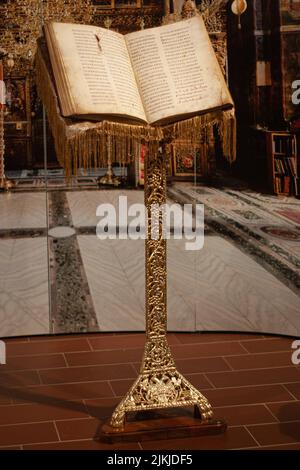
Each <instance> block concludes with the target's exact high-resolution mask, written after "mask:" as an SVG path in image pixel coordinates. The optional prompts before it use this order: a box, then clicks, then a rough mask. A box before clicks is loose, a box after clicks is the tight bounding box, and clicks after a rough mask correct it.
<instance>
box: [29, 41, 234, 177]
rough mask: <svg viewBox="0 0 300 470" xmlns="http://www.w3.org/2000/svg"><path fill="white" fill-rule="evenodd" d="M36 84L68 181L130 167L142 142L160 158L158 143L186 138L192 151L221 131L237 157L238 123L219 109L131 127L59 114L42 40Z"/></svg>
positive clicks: (229, 152)
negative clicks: (80, 172) (84, 172)
mask: <svg viewBox="0 0 300 470" xmlns="http://www.w3.org/2000/svg"><path fill="white" fill-rule="evenodd" d="M36 84H37V90H38V94H39V97H40V99H41V100H42V102H43V104H44V106H45V109H46V113H47V117H48V121H49V126H50V129H51V132H52V134H53V138H54V144H55V150H56V154H57V159H58V161H59V163H60V165H61V166H62V167H63V168H64V170H65V174H66V177H67V178H70V177H71V176H72V175H76V173H77V169H78V168H84V169H91V168H101V167H106V166H107V164H108V159H110V162H111V163H115V162H118V163H119V164H121V165H124V164H126V163H130V162H131V161H132V160H133V158H134V156H138V152H137V149H138V148H139V145H140V144H141V143H147V145H148V148H149V158H151V156H155V155H157V152H158V148H159V145H160V142H161V141H163V140H165V141H167V142H172V141H175V140H178V139H180V140H184V141H185V142H186V144H187V145H188V146H189V148H191V149H192V148H199V145H206V140H207V138H206V136H207V135H208V133H209V132H211V131H212V129H213V127H214V126H217V127H218V130H219V135H220V137H221V141H222V146H223V153H224V156H225V158H227V159H228V160H229V161H230V162H233V161H234V160H235V158H236V150H235V149H236V125H235V116H234V110H229V111H218V112H214V113H210V114H204V115H200V116H196V117H193V118H191V119H187V120H184V121H180V122H177V123H174V124H171V125H167V126H163V127H159V126H150V125H131V124H123V123H118V122H112V121H100V122H91V121H77V120H76V121H75V120H74V119H69V118H64V117H62V115H61V112H60V107H59V102H58V97H57V93H56V88H55V81H54V77H53V74H52V69H51V64H50V59H49V55H48V51H47V46H46V44H45V42H44V40H39V42H38V49H37V55H36ZM108 136H111V138H112V139H111V142H112V152H111V155H110V158H109V157H108V145H107V137H108Z"/></svg>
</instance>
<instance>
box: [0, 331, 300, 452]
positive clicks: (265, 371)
mask: <svg viewBox="0 0 300 470" xmlns="http://www.w3.org/2000/svg"><path fill="white" fill-rule="evenodd" d="M144 340H145V339H144V335H142V334H133V335H128V334H115V335H109V334H94V335H91V334H88V335H81V336H64V337H53V338H51V337H42V338H41V337H34V338H22V339H9V340H7V353H8V358H7V364H6V365H5V366H0V449H2V448H11V449H120V450H121V449H131V450H134V449H137V450H138V449H151V450H158V449H183V450H186V449H188V450H191V449H247V448H263V449H300V367H299V366H298V367H296V366H293V365H292V362H291V354H292V352H291V344H292V339H289V338H275V337H265V336H258V335H255V336H253V335H241V334H170V335H169V340H170V343H171V344H172V350H173V353H174V356H175V358H176V363H177V366H178V369H179V370H180V371H181V372H183V373H184V374H185V375H186V377H187V378H188V379H189V380H190V381H191V382H192V383H193V384H194V385H195V386H196V387H197V388H199V389H200V390H201V391H202V392H203V393H204V394H205V395H206V396H207V398H208V399H209V400H210V402H211V404H212V405H213V407H214V410H215V414H216V416H217V417H222V418H224V419H225V420H226V421H227V422H228V426H229V427H228V431H227V432H226V434H225V435H220V436H211V437H199V438H193V439H181V440H176V439H174V440H167V441H152V442H145V443H142V444H141V443H138V442H137V443H133V444H120V445H114V446H111V445H108V444H102V443H99V442H98V441H97V436H98V433H99V429H100V427H101V424H102V423H103V421H104V420H105V419H106V418H107V417H109V416H110V414H111V413H112V410H113V408H114V406H115V405H117V403H118V402H119V401H120V398H121V397H122V396H123V394H125V393H126V392H127V390H128V389H129V386H130V385H131V384H132V382H133V380H134V378H135V377H136V375H137V371H138V369H139V362H140V359H141V356H142V352H143V345H144Z"/></svg>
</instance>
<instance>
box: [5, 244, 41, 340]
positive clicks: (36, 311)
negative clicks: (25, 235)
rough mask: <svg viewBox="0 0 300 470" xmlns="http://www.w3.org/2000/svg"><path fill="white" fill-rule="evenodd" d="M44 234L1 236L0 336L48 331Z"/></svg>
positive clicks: (36, 333) (35, 333)
mask: <svg viewBox="0 0 300 470" xmlns="http://www.w3.org/2000/svg"><path fill="white" fill-rule="evenodd" d="M47 266H48V263H47V238H44V237H41V238H36V239H17V240H16V239H11V240H0V336H1V337H6V336H15V335H17V336H22V335H28V334H34V335H39V334H48V333H49V298H48V267H47Z"/></svg>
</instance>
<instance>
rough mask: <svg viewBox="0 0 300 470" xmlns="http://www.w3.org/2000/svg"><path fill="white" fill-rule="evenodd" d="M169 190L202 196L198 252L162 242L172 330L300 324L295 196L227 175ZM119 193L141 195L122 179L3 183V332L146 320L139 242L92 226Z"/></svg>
mask: <svg viewBox="0 0 300 470" xmlns="http://www.w3.org/2000/svg"><path fill="white" fill-rule="evenodd" d="M53 178H55V175H53ZM168 191H169V202H178V203H180V204H183V203H193V202H199V203H203V204H204V205H205V224H206V226H205V244H204V248H203V249H202V250H201V251H199V252H195V251H186V250H185V247H184V244H185V240H170V241H169V242H168V328H169V330H172V331H245V332H264V333H274V334H285V335H294V336H300V296H299V287H300V225H299V220H300V201H299V200H297V199H295V198H276V197H273V196H270V195H262V194H259V193H256V192H255V191H252V190H250V189H248V188H246V187H243V186H240V185H239V183H238V182H234V181H230V182H229V184H227V182H226V181H222V184H220V181H217V180H216V181H215V182H214V181H212V184H211V185H210V186H207V185H204V184H198V185H197V186H196V187H195V186H194V185H192V184H191V183H174V184H173V186H172V187H170V188H169V190H168ZM121 195H122V196H127V197H128V205H130V204H134V203H143V200H144V194H143V191H141V190H127V189H126V190H125V189H114V190H108V189H101V190H96V189H95V190H94V189H90V190H88V189H84V188H81V189H78V190H77V189H76V190H75V189H74V188H72V190H70V191H65V190H64V189H63V188H62V189H61V190H59V189H57V190H54V187H53V188H51V190H50V191H49V192H48V195H46V194H45V193H43V192H37V191H35V192H34V191H29V190H28V191H27V192H23V193H21V192H12V193H9V194H0V337H6V336H19V335H29V334H44V333H49V332H52V333H72V332H85V331H91V332H92V331H104V332H108V331H112V332H117V331H143V330H144V327H145V293H144V288H145V270H144V262H145V261H144V242H143V241H142V240H140V241H132V240H118V239H117V240H105V241H100V240H99V239H97V237H96V225H97V223H98V220H99V218H98V217H97V216H96V209H97V207H98V205H99V204H102V203H111V204H113V205H114V206H115V207H116V208H117V209H118V198H119V196H121ZM47 217H48V218H47ZM48 229H49V232H48Z"/></svg>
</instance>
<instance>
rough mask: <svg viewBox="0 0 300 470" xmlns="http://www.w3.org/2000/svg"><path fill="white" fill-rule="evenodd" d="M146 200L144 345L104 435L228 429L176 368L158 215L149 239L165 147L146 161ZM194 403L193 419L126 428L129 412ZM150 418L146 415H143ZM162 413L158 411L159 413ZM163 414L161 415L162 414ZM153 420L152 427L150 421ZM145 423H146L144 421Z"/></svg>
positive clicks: (162, 199)
mask: <svg viewBox="0 0 300 470" xmlns="http://www.w3.org/2000/svg"><path fill="white" fill-rule="evenodd" d="M145 163H146V164H145V170H146V171H145V190H144V191H145V205H146V208H147V213H148V228H147V230H148V238H147V239H146V242H145V248H146V250H145V254H146V256H145V258H146V259H145V261H146V292H145V295H146V345H145V352H144V358H143V361H142V365H141V370H140V374H139V376H138V378H137V380H136V381H135V383H134V384H133V386H132V387H131V389H130V390H129V392H128V393H127V394H126V396H125V397H124V399H123V400H122V401H121V403H120V404H119V405H118V406H117V408H116V410H115V411H114V413H113V415H112V418H111V420H110V423H109V424H107V425H104V426H103V428H102V431H103V434H102V437H103V438H104V439H106V440H108V441H110V442H115V441H118V440H123V439H124V440H131V439H133V440H134V439H135V440H138V439H142V440H145V439H153V438H155V437H156V438H157V437H159V438H161V437H165V438H166V437H171V436H172V435H174V436H177V437H179V436H183V435H184V436H186V435H198V434H215V433H218V432H223V431H224V430H225V429H226V425H225V423H224V422H221V421H215V420H213V412H212V409H211V406H210V404H209V402H208V400H207V399H206V398H205V397H204V396H203V395H202V394H201V393H200V392H199V391H198V390H197V389H196V388H195V387H194V386H193V385H192V384H190V383H189V382H188V380H187V379H185V378H184V377H183V375H181V374H180V372H178V370H177V368H176V365H175V362H174V359H173V357H172V354H171V351H170V346H169V344H168V340H167V244H166V240H165V239H164V238H163V233H162V214H161V213H160V214H156V215H157V217H159V219H157V220H159V227H158V229H159V236H158V237H155V238H158V239H157V240H156V239H155V240H153V239H151V207H153V205H154V204H155V205H159V206H161V205H162V204H165V203H166V159H165V158H164V146H163V145H162V147H161V148H160V151H159V152H158V154H157V155H156V156H155V157H153V156H152V158H151V159H149V158H146V162H145ZM190 406H194V409H195V420H194V422H192V421H193V420H191V419H189V421H186V418H183V419H181V420H179V421H178V420H176V418H175V417H170V418H169V417H168V416H167V415H166V417H165V424H163V423H161V422H160V427H159V428H157V427H156V426H155V424H156V421H155V420H152V421H151V420H150V419H148V420H147V419H145V420H144V422H143V423H142V422H141V420H140V418H138V420H137V423H136V422H131V423H129V424H128V429H127V427H126V414H127V413H132V412H141V411H142V412H143V411H153V410H162V409H168V408H181V407H190ZM143 417H144V418H146V415H145V416H143ZM158 417H159V415H158V416H157V418H158ZM161 418H162V417H161ZM151 424H153V425H154V426H153V428H152V425H151ZM143 425H144V426H143Z"/></svg>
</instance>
